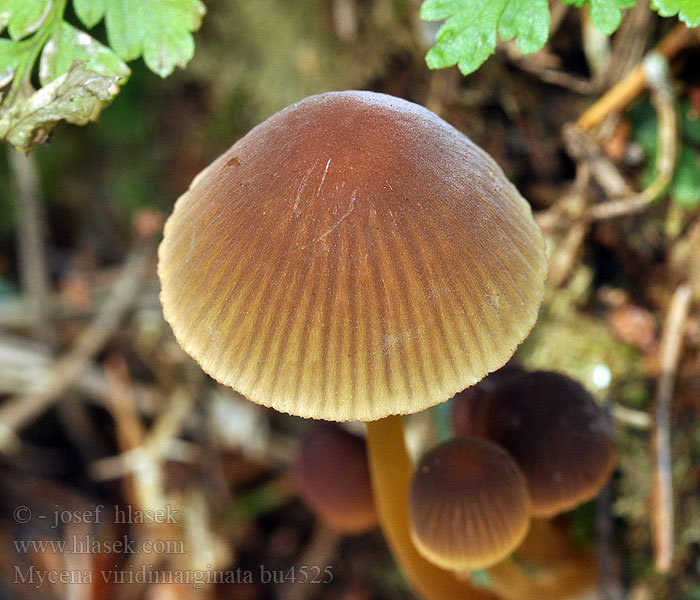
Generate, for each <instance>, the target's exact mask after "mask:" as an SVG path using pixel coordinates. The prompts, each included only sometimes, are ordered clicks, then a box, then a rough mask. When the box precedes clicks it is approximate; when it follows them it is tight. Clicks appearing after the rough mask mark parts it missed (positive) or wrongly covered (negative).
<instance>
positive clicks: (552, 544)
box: [515, 517, 581, 565]
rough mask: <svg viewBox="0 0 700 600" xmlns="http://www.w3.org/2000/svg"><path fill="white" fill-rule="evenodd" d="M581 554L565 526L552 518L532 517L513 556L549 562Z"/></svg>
mask: <svg viewBox="0 0 700 600" xmlns="http://www.w3.org/2000/svg"><path fill="white" fill-rule="evenodd" d="M580 554H581V552H580V550H579V549H578V548H576V547H575V546H574V544H573V542H572V540H571V537H570V536H569V534H568V533H567V531H566V529H565V527H563V526H561V525H560V524H559V523H556V522H554V521H553V520H552V519H547V518H539V517H534V518H533V519H532V521H531V522H530V530H529V531H528V532H527V536H526V537H525V539H524V540H523V542H522V544H520V546H518V548H517V550H516V551H515V556H516V557H517V558H518V559H520V560H524V561H527V562H533V563H538V564H545V565H546V564H549V563H552V562H556V561H559V560H561V559H563V558H569V557H575V556H579V555H580Z"/></svg>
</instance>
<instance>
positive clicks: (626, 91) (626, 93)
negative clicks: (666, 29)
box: [576, 23, 696, 131]
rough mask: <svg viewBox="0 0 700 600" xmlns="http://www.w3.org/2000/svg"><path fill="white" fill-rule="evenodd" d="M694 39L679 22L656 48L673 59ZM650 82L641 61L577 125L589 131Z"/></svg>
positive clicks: (626, 104) (664, 55)
mask: <svg viewBox="0 0 700 600" xmlns="http://www.w3.org/2000/svg"><path fill="white" fill-rule="evenodd" d="M694 41H696V38H695V35H694V33H693V30H691V29H688V28H687V27H686V26H685V25H683V24H682V23H679V24H678V25H676V26H675V27H674V28H673V29H672V30H671V32H670V33H669V34H668V35H666V37H665V38H664V39H663V40H661V42H659V44H658V46H656V48H654V51H655V52H657V53H658V54H661V55H662V56H663V57H665V58H666V59H667V60H669V61H670V60H671V59H672V58H673V57H674V56H676V55H677V54H678V53H679V52H680V51H681V50H683V49H684V48H685V47H687V46H689V45H690V44H691V43H693V42H694ZM646 84H647V79H646V75H645V73H644V67H643V65H639V66H637V67H636V68H635V69H633V70H632V71H630V73H629V74H628V75H627V77H625V78H624V79H623V80H622V81H620V82H619V83H618V84H617V85H615V86H614V87H612V88H611V89H610V90H609V91H608V92H607V93H606V94H604V95H603V96H602V97H601V98H599V99H598V100H597V101H596V102H595V103H594V104H592V105H591V106H590V107H589V108H588V110H586V111H585V112H584V113H583V114H582V115H581V116H580V117H579V119H578V121H576V125H577V126H578V128H579V129H581V130H582V131H588V130H590V129H593V128H594V127H596V126H597V125H600V124H601V123H602V122H603V121H604V120H605V118H606V117H607V116H608V115H610V114H613V113H616V112H619V111H620V110H622V109H624V108H625V107H626V106H628V105H629V104H630V102H632V101H633V100H634V99H635V98H637V96H639V94H640V93H641V92H642V90H643V89H644V88H645V87H646Z"/></svg>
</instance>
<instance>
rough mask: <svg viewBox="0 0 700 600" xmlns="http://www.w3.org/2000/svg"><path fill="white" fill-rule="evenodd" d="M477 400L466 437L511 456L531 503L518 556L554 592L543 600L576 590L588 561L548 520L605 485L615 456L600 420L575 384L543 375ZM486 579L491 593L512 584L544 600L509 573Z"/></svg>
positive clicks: (520, 378) (523, 376)
mask: <svg viewBox="0 0 700 600" xmlns="http://www.w3.org/2000/svg"><path fill="white" fill-rule="evenodd" d="M479 400H480V402H478V403H474V402H471V403H470V412H469V417H470V419H469V431H470V433H471V434H472V435H482V436H485V437H486V438H487V439H489V440H491V441H493V442H495V443H497V444H499V445H501V446H503V447H504V448H505V449H506V450H507V451H508V452H509V453H510V454H511V455H512V456H513V458H514V459H515V461H516V462H517V463H518V465H519V466H520V468H521V469H522V471H523V473H524V474H525V478H526V479H527V483H528V489H529V491H530V497H531V499H532V514H533V519H532V523H531V528H530V531H529V533H528V535H527V537H526V538H525V541H524V542H523V544H522V545H521V546H520V548H518V549H517V551H516V554H517V556H518V557H520V558H522V559H524V560H527V561H530V562H532V563H536V564H541V565H543V568H544V571H545V572H546V573H547V574H548V575H547V577H549V581H550V582H551V589H552V590H553V591H552V593H551V594H550V595H549V596H547V597H552V598H558V597H560V596H561V594H562V593H563V592H562V590H568V592H569V593H571V592H573V591H574V590H580V589H582V588H583V587H585V586H586V585H589V584H590V583H591V582H592V581H593V580H594V578H595V569H594V565H593V561H592V560H591V557H590V556H588V555H587V554H585V553H582V552H581V551H580V550H579V549H576V548H574V547H573V546H572V544H571V542H570V540H569V539H568V536H567V535H566V534H564V533H563V532H562V531H561V528H560V527H559V526H558V524H556V523H554V522H552V521H551V520H550V519H549V518H550V517H553V516H554V515H557V514H559V513H562V512H564V511H567V510H571V509H572V508H575V507H576V506H578V505H579V504H581V503H583V502H585V501H587V500H590V499H592V498H594V497H595V496H597V495H598V493H599V492H600V490H601V489H602V488H603V486H604V485H605V484H606V483H607V481H608V479H609V478H610V475H611V473H612V470H613V468H614V464H615V450H614V444H613V440H612V434H611V431H610V427H609V425H608V422H607V419H606V418H605V414H604V413H603V411H602V410H601V409H600V407H599V406H598V405H597V404H596V402H595V400H594V398H593V397H592V396H591V395H590V394H589V393H588V392H587V391H586V390H585V388H584V387H583V386H582V385H581V384H579V383H578V382H576V381H574V380H573V379H571V378H569V377H567V376H565V375H562V374H560V373H554V372H548V371H536V372H526V371H523V372H521V373H516V374H512V375H511V376H509V377H507V378H503V379H501V380H500V381H498V382H497V385H495V386H493V387H492V388H491V389H490V390H488V393H486V394H482V395H481V397H480V398H479ZM492 575H493V581H494V583H495V584H496V586H498V585H499V583H500V580H504V581H506V582H507V583H506V585H507V586H509V587H510V586H512V582H513V581H514V580H515V581H517V582H518V586H519V587H520V589H521V592H520V594H519V596H518V598H519V599H520V600H525V599H526V598H529V597H532V598H537V599H538V600H540V599H543V598H545V596H544V594H543V589H544V586H542V585H540V586H538V588H539V589H534V590H533V591H532V593H531V594H529V595H528V594H526V593H524V592H523V591H522V590H523V587H524V585H525V584H526V583H528V582H525V581H524V579H523V578H522V574H521V573H517V572H515V571H514V569H513V568H512V565H511V566H509V565H501V566H499V568H498V569H497V570H496V571H495V572H493V573H492ZM532 579H533V576H531V577H530V581H532Z"/></svg>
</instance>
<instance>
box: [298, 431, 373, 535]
mask: <svg viewBox="0 0 700 600" xmlns="http://www.w3.org/2000/svg"><path fill="white" fill-rule="evenodd" d="M296 477H297V482H298V489H299V494H300V495H301V497H302V498H303V499H304V501H305V502H306V503H307V504H308V505H309V506H311V508H313V509H314V510H315V511H316V513H318V515H319V516H320V517H321V519H323V520H324V521H325V522H326V523H327V524H328V525H330V526H331V527H332V528H333V529H336V530H338V531H340V532H343V533H360V532H362V531H366V530H368V529H371V528H373V527H374V526H375V525H376V524H377V514H376V511H375V509H374V499H373V497H372V486H371V484H370V476H369V466H368V464H367V449H366V446H365V442H364V440H363V439H362V438H361V437H359V436H356V435H353V434H352V433H350V432H348V431H345V430H344V429H341V428H340V427H338V426H337V425H332V424H330V423H328V424H323V425H319V426H317V427H314V428H313V429H311V430H310V431H309V432H308V433H307V434H306V436H305V437H304V439H303V440H302V442H301V447H300V450H299V457H298V460H297V463H296Z"/></svg>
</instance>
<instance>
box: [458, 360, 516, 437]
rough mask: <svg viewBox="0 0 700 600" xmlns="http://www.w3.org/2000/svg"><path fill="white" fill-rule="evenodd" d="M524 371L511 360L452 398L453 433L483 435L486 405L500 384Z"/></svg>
mask: <svg viewBox="0 0 700 600" xmlns="http://www.w3.org/2000/svg"><path fill="white" fill-rule="evenodd" d="M524 370H525V369H523V367H521V366H520V365H519V364H517V363H515V362H513V361H512V360H511V361H509V362H508V363H506V364H505V365H504V366H503V367H501V368H500V369H498V371H494V372H493V373H489V374H488V375H487V376H486V377H484V378H483V379H482V380H481V381H480V382H479V383H476V384H474V385H473V386H471V387H468V388H467V389H466V390H462V391H461V392H459V394H457V395H456V396H455V397H454V398H452V431H454V433H455V435H467V436H469V435H476V436H480V435H482V429H483V426H482V424H481V423H480V421H481V417H482V414H481V413H482V409H483V408H484V403H485V402H486V400H488V397H489V396H490V395H491V394H492V393H493V391H494V390H495V389H496V387H497V386H498V385H499V384H500V383H502V382H504V381H505V380H506V379H508V378H509V377H511V376H512V375H517V374H519V373H522V372H524Z"/></svg>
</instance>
